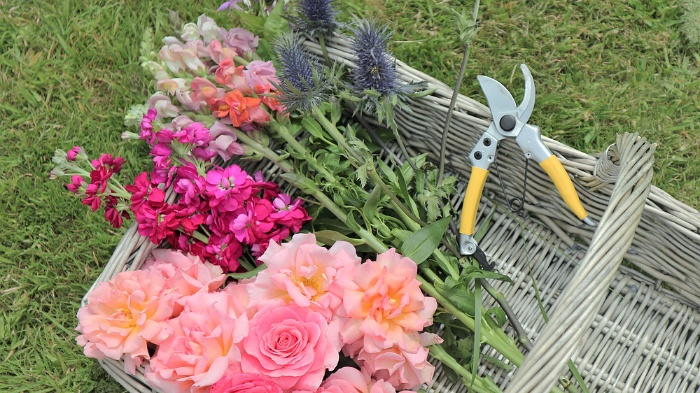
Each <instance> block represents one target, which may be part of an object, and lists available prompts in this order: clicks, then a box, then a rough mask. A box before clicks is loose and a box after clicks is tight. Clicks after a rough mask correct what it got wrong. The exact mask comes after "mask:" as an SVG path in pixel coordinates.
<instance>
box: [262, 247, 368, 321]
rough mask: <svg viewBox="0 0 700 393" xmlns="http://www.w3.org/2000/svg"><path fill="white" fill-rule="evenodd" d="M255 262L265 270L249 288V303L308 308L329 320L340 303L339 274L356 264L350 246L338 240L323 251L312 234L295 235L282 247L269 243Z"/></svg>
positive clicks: (356, 259) (352, 249)
mask: <svg viewBox="0 0 700 393" xmlns="http://www.w3.org/2000/svg"><path fill="white" fill-rule="evenodd" d="M259 259H260V261H262V262H264V263H265V264H266V265H267V269H265V270H263V271H262V272H260V273H258V276H257V278H256V279H255V282H254V283H253V284H252V285H250V286H249V293H250V298H251V301H252V303H253V304H255V305H260V306H262V305H265V304H270V303H274V304H296V305H298V306H300V307H310V308H311V309H312V310H314V311H317V312H320V313H322V314H323V315H324V316H325V317H326V319H327V320H329V321H330V320H331V319H332V318H333V314H334V313H335V310H337V309H338V308H339V307H340V305H341V303H342V298H341V295H342V289H341V288H339V287H337V284H336V281H337V279H338V277H340V271H341V270H342V269H345V268H347V267H348V266H355V265H359V263H360V258H359V257H358V256H357V255H356V254H355V247H353V246H352V245H351V244H350V243H347V242H342V241H339V242H336V243H335V244H334V245H333V247H331V248H330V249H327V248H325V247H321V246H319V245H317V244H316V236H315V235H314V234H312V233H310V234H296V235H294V237H292V240H291V241H290V242H288V243H284V244H282V245H279V244H277V243H276V242H274V241H272V242H270V245H269V247H268V249H267V250H266V251H265V253H264V254H263V255H262V256H260V258H259Z"/></svg>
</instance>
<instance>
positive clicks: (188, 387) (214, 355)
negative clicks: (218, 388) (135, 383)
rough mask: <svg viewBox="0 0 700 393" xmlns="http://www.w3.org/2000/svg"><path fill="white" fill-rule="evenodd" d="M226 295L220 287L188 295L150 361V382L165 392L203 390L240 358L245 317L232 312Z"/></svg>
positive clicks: (245, 328) (207, 389) (147, 373)
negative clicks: (214, 290) (182, 309)
mask: <svg viewBox="0 0 700 393" xmlns="http://www.w3.org/2000/svg"><path fill="white" fill-rule="evenodd" d="M226 296H231V295H230V294H227V293H226V292H225V291H220V292H198V293H197V294H195V295H193V296H192V297H190V299H189V301H190V304H188V306H186V307H185V310H184V311H183V312H182V313H181V314H180V316H178V317H177V318H174V319H172V320H171V321H170V325H171V327H172V334H171V335H170V336H169V337H168V338H167V339H166V340H164V341H163V342H162V343H161V344H160V346H159V347H158V349H157V351H156V354H155V356H153V358H152V359H151V361H150V365H149V367H148V368H147V370H146V378H147V379H148V380H149V381H151V383H153V384H154V385H155V386H156V387H158V388H159V389H161V390H163V391H166V392H193V393H204V392H208V391H209V387H210V386H211V385H213V384H215V383H216V382H217V381H219V380H220V379H221V378H222V377H223V376H224V374H225V373H226V371H227V370H228V369H229V367H235V366H236V364H238V363H239V362H240V359H241V352H240V349H239V347H238V345H239V344H238V343H240V342H241V341H242V340H243V338H244V337H245V336H246V335H248V318H247V317H246V316H245V315H243V316H240V317H236V316H235V315H232V314H233V313H231V312H229V311H230V310H231V307H230V306H229V302H230V301H232V300H231V299H226ZM195 300H196V306H195V307H191V304H193V303H194V301H195ZM193 308H196V311H194V310H192V309H193Z"/></svg>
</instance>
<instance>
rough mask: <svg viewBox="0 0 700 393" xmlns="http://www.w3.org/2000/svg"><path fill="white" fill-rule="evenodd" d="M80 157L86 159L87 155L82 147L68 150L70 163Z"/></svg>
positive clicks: (67, 156) (67, 154)
mask: <svg viewBox="0 0 700 393" xmlns="http://www.w3.org/2000/svg"><path fill="white" fill-rule="evenodd" d="M78 156H84V157H86V156H87V155H86V154H85V150H83V148H82V147H80V146H74V147H73V148H72V149H70V150H68V152H67V153H66V159H67V160H68V161H75V159H76V158H78Z"/></svg>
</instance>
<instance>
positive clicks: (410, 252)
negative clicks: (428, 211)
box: [401, 217, 451, 264]
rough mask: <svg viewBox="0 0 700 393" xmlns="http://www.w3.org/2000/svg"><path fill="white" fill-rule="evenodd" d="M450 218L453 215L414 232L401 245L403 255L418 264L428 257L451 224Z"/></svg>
mask: <svg viewBox="0 0 700 393" xmlns="http://www.w3.org/2000/svg"><path fill="white" fill-rule="evenodd" d="M450 219H451V217H445V218H442V219H440V220H438V221H435V222H433V223H430V224H428V225H427V226H425V227H423V228H421V229H419V230H417V231H416V232H414V233H413V234H412V235H411V236H409V237H408V238H407V239H406V240H405V241H404V243H403V246H402V247H401V251H402V253H403V255H404V256H406V257H408V258H411V259H412V260H413V261H414V262H415V263H416V264H420V263H422V262H423V261H425V260H426V259H428V257H429V256H430V255H432V253H433V251H435V249H436V248H437V246H438V245H439V244H440V240H441V239H442V236H443V235H444V234H445V232H446V231H447V227H448V226H449V225H450Z"/></svg>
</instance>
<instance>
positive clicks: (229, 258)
mask: <svg viewBox="0 0 700 393" xmlns="http://www.w3.org/2000/svg"><path fill="white" fill-rule="evenodd" d="M204 254H206V255H207V256H208V258H207V259H209V261H210V262H211V263H213V264H216V265H219V266H221V267H222V268H223V269H224V272H235V271H236V269H238V267H239V266H240V262H238V258H240V257H241V255H243V246H242V245H241V243H239V242H238V241H237V240H236V239H235V238H234V237H233V235H232V234H227V235H225V236H219V235H216V234H211V235H210V236H209V243H208V244H207V245H205V246H204Z"/></svg>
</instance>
